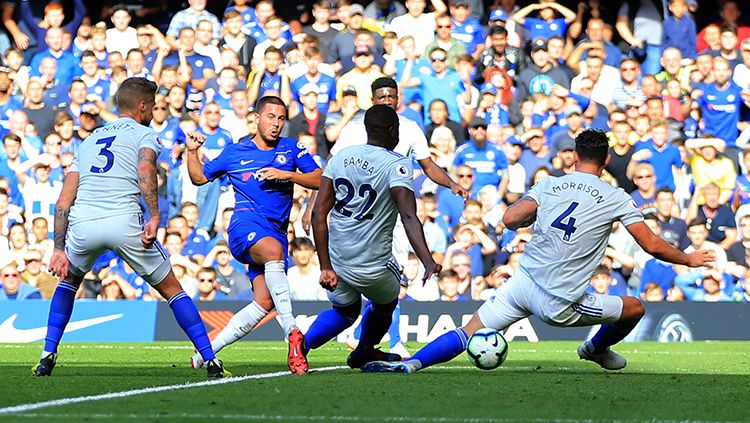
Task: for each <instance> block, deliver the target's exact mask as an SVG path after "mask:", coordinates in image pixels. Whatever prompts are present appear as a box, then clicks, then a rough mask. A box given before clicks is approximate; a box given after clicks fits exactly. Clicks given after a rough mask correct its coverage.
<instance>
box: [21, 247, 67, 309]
mask: <svg viewBox="0 0 750 423" xmlns="http://www.w3.org/2000/svg"><path fill="white" fill-rule="evenodd" d="M23 261H24V270H23V272H21V275H20V278H21V282H23V283H27V284H29V285H31V286H33V287H34V288H36V289H38V290H39V292H40V293H41V295H42V298H44V299H45V300H49V299H51V298H52V294H54V293H55V288H56V287H57V283H58V280H57V278H56V277H55V276H53V275H52V274H50V273H48V272H47V271H46V270H45V269H44V265H43V263H42V253H41V252H40V251H38V250H33V249H30V250H29V251H27V252H26V255H25V256H24V257H23Z"/></svg>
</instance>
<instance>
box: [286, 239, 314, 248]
mask: <svg viewBox="0 0 750 423" xmlns="http://www.w3.org/2000/svg"><path fill="white" fill-rule="evenodd" d="M291 247H292V251H297V250H300V249H302V248H309V249H311V250H315V244H313V242H312V241H311V240H310V238H307V237H304V236H301V237H299V238H294V241H292V245H291Z"/></svg>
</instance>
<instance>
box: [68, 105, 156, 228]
mask: <svg viewBox="0 0 750 423" xmlns="http://www.w3.org/2000/svg"><path fill="white" fill-rule="evenodd" d="M142 148H150V149H152V150H154V152H155V153H156V155H157V156H158V155H159V152H160V151H161V143H160V142H159V139H158V137H157V136H156V132H154V130H153V129H151V128H149V127H146V126H143V125H140V124H138V123H137V122H136V121H135V120H133V119H131V118H119V119H117V120H116V121H114V122H112V123H110V124H109V125H107V126H104V127H101V128H98V129H96V130H95V131H94V132H93V133H92V134H91V135H89V136H88V137H87V138H86V139H85V140H84V141H83V142H82V143H81V146H80V148H79V149H78V152H77V153H76V157H75V160H74V161H73V166H71V170H70V171H71V172H78V173H79V178H80V179H79V181H78V194H77V196H76V201H75V203H74V204H73V207H72V208H71V211H70V221H71V222H74V221H78V222H80V221H83V220H89V219H98V218H102V217H108V216H117V215H122V214H129V213H139V212H140V211H141V206H140V198H141V190H140V187H139V185H138V154H139V152H140V150H141V149H142Z"/></svg>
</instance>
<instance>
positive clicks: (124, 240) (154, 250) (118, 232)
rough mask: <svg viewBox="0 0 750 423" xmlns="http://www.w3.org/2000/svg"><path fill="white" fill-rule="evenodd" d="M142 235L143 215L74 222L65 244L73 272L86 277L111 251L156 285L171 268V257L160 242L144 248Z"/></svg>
mask: <svg viewBox="0 0 750 423" xmlns="http://www.w3.org/2000/svg"><path fill="white" fill-rule="evenodd" d="M142 234H143V215H142V214H141V213H132V214H122V215H119V216H110V217H104V218H101V219H93V220H86V221H83V222H71V224H70V226H69V227H68V236H67V238H66V241H65V252H66V253H67V255H68V260H70V265H71V266H70V273H71V274H72V275H74V276H78V277H83V275H85V274H86V273H88V271H89V270H91V267H92V266H93V265H94V263H95V262H96V259H97V258H99V256H101V255H102V253H104V252H105V251H107V250H112V251H113V252H115V254H117V255H118V256H120V257H121V258H122V259H123V260H125V262H126V263H128V265H129V266H130V267H132V268H133V270H135V272H136V273H137V274H138V275H139V276H140V277H142V278H143V279H144V280H145V281H146V282H148V283H149V284H151V285H157V284H158V283H159V282H161V281H162V280H164V278H166V277H167V275H168V274H169V271H170V270H171V269H172V266H171V264H170V263H169V255H168V254H167V251H166V250H165V249H164V247H163V246H162V245H161V244H160V243H159V242H158V241H156V242H154V245H153V246H151V248H144V247H143V244H142V243H141V235H142Z"/></svg>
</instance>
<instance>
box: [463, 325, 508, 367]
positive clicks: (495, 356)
mask: <svg viewBox="0 0 750 423" xmlns="http://www.w3.org/2000/svg"><path fill="white" fill-rule="evenodd" d="M466 356H467V357H469V361H470V362H471V364H473V365H475V366H477V367H478V368H480V369H482V370H492V369H496V368H498V367H500V365H501V364H503V362H504V361H505V359H506V358H507V357H508V343H507V342H506V341H505V338H503V335H502V334H500V332H498V331H496V330H495V329H490V328H484V329H479V330H478V331H476V332H474V335H472V336H471V338H469V342H468V343H467V344H466Z"/></svg>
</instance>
